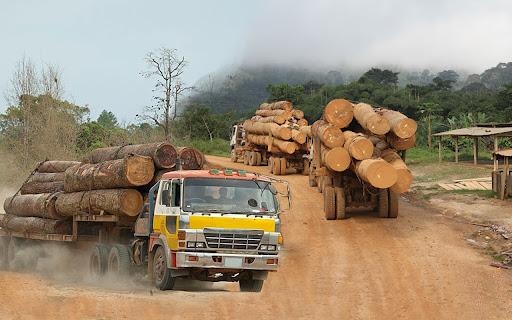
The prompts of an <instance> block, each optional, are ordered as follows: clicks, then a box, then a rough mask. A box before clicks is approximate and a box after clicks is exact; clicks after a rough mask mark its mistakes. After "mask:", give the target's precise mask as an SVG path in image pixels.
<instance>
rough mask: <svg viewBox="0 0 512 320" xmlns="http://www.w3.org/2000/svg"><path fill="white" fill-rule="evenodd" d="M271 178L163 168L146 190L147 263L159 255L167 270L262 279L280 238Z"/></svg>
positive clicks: (211, 276)
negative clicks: (148, 213) (148, 214)
mask: <svg viewBox="0 0 512 320" xmlns="http://www.w3.org/2000/svg"><path fill="white" fill-rule="evenodd" d="M276 181H277V180H276ZM272 182H273V181H272V179H271V178H269V177H265V176H260V175H257V174H253V173H246V172H245V171H242V170H240V171H234V170H228V169H225V170H216V169H212V170H182V171H174V172H169V173H166V174H164V175H163V176H162V178H161V180H160V182H159V183H158V184H157V185H155V186H154V187H153V188H152V189H151V191H150V218H149V226H150V232H149V234H150V237H149V251H150V253H153V255H152V256H151V255H150V264H151V263H156V261H157V260H158V259H160V260H162V259H163V258H165V264H166V267H167V269H169V270H170V275H171V276H175V277H176V276H193V277H194V278H198V279H200V280H208V281H240V280H244V279H245V283H247V282H248V281H249V282H250V281H252V282H250V283H251V284H254V282H255V281H256V282H257V283H259V282H258V281H260V282H261V285H262V283H263V280H264V279H265V278H266V276H267V272H268V271H276V270H277V267H278V262H279V255H278V253H279V249H280V244H281V243H282V236H281V230H280V229H281V228H280V219H279V211H280V208H279V203H278V200H277V197H276V195H277V191H276V189H275V188H274V186H273V185H272ZM155 197H156V199H155ZM157 247H162V249H164V250H161V251H160V252H162V251H164V252H165V257H157V256H155V252H156V249H155V248H157ZM153 269H154V266H153ZM157 273H158V272H157ZM154 276H157V277H158V276H159V275H154ZM160 276H164V275H160ZM249 279H252V280H249ZM241 286H242V282H241ZM256 287H258V285H256ZM260 289H261V286H260ZM258 291H259V290H258Z"/></svg>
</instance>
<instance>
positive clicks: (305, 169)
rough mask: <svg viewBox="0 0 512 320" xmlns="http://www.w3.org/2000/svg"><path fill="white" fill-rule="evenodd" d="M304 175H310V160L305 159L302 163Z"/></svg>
mask: <svg viewBox="0 0 512 320" xmlns="http://www.w3.org/2000/svg"><path fill="white" fill-rule="evenodd" d="M302 174H303V175H305V176H307V175H309V159H304V160H303V162H302Z"/></svg>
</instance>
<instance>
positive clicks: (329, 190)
mask: <svg viewBox="0 0 512 320" xmlns="http://www.w3.org/2000/svg"><path fill="white" fill-rule="evenodd" d="M323 193H324V213H325V218H326V219H327V220H334V219H336V195H335V192H334V188H333V187H330V186H329V187H325V188H324V192H323Z"/></svg>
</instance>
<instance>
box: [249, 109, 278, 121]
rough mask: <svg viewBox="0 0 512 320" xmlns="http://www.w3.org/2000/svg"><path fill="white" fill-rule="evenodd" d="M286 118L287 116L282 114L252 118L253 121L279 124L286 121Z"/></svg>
mask: <svg viewBox="0 0 512 320" xmlns="http://www.w3.org/2000/svg"><path fill="white" fill-rule="evenodd" d="M264 111H267V110H264ZM269 111H270V110H269ZM286 119H287V118H286V117H285V116H282V115H279V116H270V117H262V116H254V117H252V118H251V120H252V121H257V122H263V123H277V124H283V123H285V122H286Z"/></svg>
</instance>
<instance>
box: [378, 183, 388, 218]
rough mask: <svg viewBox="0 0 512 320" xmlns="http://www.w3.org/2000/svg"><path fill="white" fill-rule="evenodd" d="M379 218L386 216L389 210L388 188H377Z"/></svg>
mask: <svg viewBox="0 0 512 320" xmlns="http://www.w3.org/2000/svg"><path fill="white" fill-rule="evenodd" d="M378 201H379V205H378V208H379V209H378V210H379V218H387V217H388V212H389V205H388V189H379V200H378Z"/></svg>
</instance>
